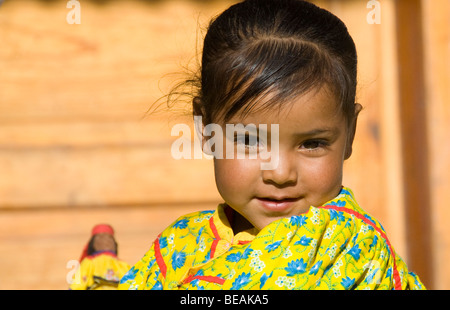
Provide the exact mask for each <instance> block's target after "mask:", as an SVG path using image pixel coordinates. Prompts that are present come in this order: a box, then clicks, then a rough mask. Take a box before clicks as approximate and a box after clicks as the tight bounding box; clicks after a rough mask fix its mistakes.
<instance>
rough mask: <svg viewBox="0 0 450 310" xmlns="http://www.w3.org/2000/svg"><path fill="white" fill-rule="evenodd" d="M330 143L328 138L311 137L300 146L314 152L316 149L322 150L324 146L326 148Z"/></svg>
mask: <svg viewBox="0 0 450 310" xmlns="http://www.w3.org/2000/svg"><path fill="white" fill-rule="evenodd" d="M328 145H329V143H328V142H327V141H326V140H322V139H311V140H306V141H305V142H303V143H302V145H301V146H300V149H302V150H306V151H308V152H314V151H320V150H322V149H324V148H326V147H327V146H328Z"/></svg>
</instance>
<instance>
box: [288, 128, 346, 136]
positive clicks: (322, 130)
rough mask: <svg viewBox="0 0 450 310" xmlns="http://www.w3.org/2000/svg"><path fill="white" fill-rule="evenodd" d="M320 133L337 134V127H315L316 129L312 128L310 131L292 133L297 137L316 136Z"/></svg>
mask: <svg viewBox="0 0 450 310" xmlns="http://www.w3.org/2000/svg"><path fill="white" fill-rule="evenodd" d="M321 134H333V135H337V134H339V129H338V128H336V127H331V128H317V129H313V130H310V131H305V132H298V133H295V134H294V135H295V136H297V137H311V136H318V135H321Z"/></svg>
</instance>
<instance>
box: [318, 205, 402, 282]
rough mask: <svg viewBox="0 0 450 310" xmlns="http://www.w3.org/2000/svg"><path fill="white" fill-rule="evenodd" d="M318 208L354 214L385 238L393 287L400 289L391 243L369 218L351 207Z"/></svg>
mask: <svg viewBox="0 0 450 310" xmlns="http://www.w3.org/2000/svg"><path fill="white" fill-rule="evenodd" d="M319 208H320V209H328V210H330V209H331V210H335V211H338V212H346V213H348V214H351V215H354V216H356V217H357V218H358V219H360V220H362V221H363V222H364V223H366V224H367V225H370V226H372V227H373V228H374V229H375V230H376V231H377V232H378V233H379V234H380V235H381V237H383V238H384V240H386V243H387V245H388V247H389V250H390V251H391V255H392V258H393V260H394V271H393V276H394V282H395V285H394V288H395V289H396V290H401V289H402V283H401V279H400V275H399V273H398V270H397V264H396V262H395V252H394V250H393V249H392V246H391V243H390V242H389V239H388V237H387V236H386V234H385V233H384V232H383V231H382V230H381V229H380V228H379V227H377V226H376V225H375V224H374V223H373V222H372V221H371V220H369V219H368V218H366V217H365V216H364V215H362V214H361V213H358V212H356V211H354V210H352V209H349V208H344V207H337V206H321V207H319Z"/></svg>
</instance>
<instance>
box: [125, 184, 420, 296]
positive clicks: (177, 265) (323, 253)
mask: <svg viewBox="0 0 450 310" xmlns="http://www.w3.org/2000/svg"><path fill="white" fill-rule="evenodd" d="M224 208H225V206H224V205H220V206H219V208H218V210H216V211H200V212H195V213H192V214H188V215H186V216H183V217H180V218H179V219H178V220H176V221H175V222H174V223H173V224H172V225H171V226H169V227H168V228H167V229H166V230H164V231H163V232H162V233H161V235H159V236H158V238H157V242H155V243H154V244H153V246H152V247H151V249H150V250H149V251H148V252H147V253H146V254H145V255H144V257H143V258H142V259H141V261H140V262H138V263H137V264H136V265H135V266H133V267H132V268H131V269H130V270H129V272H128V273H127V274H126V275H125V276H124V277H123V278H122V280H121V284H120V286H119V288H122V289H123V288H125V289H225V290H229V289H232V290H253V289H364V288H371V289H374V288H378V289H393V288H396V289H398V288H412V289H424V286H423V285H422V283H421V282H420V280H419V278H418V277H417V275H415V274H414V273H410V272H408V269H407V267H406V265H405V263H404V262H403V261H402V260H401V258H400V257H398V255H396V254H395V252H394V251H391V247H390V245H388V242H387V239H386V236H385V232H384V229H383V228H382V226H381V225H380V224H379V223H378V222H377V221H376V220H375V219H373V218H372V217H370V216H368V215H367V214H366V213H365V212H364V211H363V210H362V209H361V208H360V207H359V206H358V204H357V203H356V201H355V200H354V198H353V194H352V193H351V191H350V190H349V189H347V188H343V189H342V190H341V193H340V194H339V195H338V196H337V197H336V198H335V199H333V200H332V201H330V202H328V203H326V204H324V206H322V207H311V208H310V210H309V211H308V212H307V213H304V214H301V215H298V216H292V217H290V218H285V219H280V220H276V221H274V222H272V223H271V224H269V225H267V226H266V227H264V228H263V229H262V230H261V231H259V232H256V233H250V232H242V233H239V234H237V235H234V234H233V232H232V230H231V228H230V227H229V226H227V225H225V224H224V223H223V222H222V220H221V218H223V217H224V216H225V211H224ZM155 245H157V246H155Z"/></svg>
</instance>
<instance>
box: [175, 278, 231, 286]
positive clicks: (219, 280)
mask: <svg viewBox="0 0 450 310" xmlns="http://www.w3.org/2000/svg"><path fill="white" fill-rule="evenodd" d="M193 280H202V281H206V282H212V283H216V284H220V285H223V284H224V283H225V279H224V278H221V277H214V276H189V277H187V278H186V279H184V281H183V283H184V284H185V283H189V282H192V281H193Z"/></svg>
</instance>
